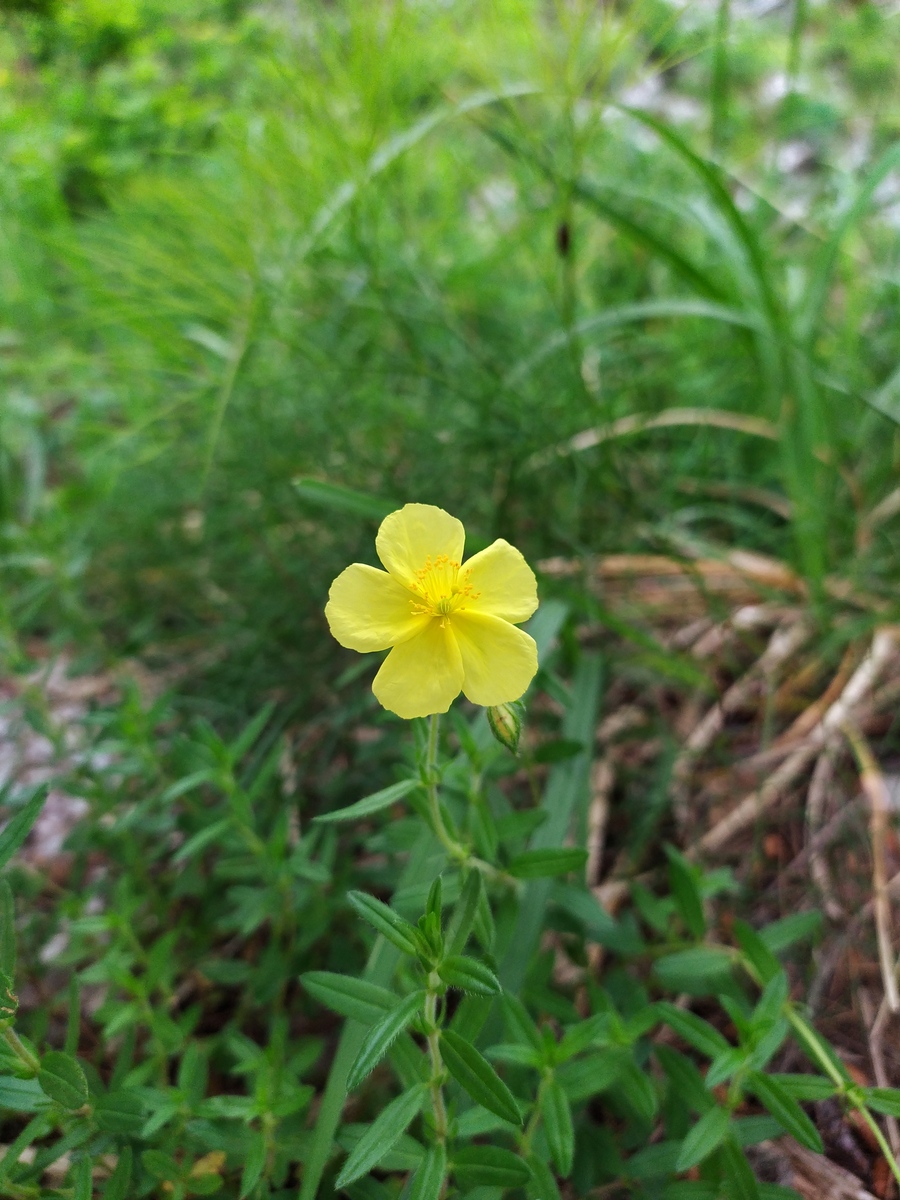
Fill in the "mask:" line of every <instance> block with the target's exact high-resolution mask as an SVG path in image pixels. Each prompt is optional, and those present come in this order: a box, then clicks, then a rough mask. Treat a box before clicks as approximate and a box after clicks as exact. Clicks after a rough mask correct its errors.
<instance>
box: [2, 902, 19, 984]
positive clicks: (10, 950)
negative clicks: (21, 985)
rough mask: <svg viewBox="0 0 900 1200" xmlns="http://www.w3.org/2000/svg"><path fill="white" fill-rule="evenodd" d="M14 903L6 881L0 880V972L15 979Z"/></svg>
mask: <svg viewBox="0 0 900 1200" xmlns="http://www.w3.org/2000/svg"><path fill="white" fill-rule="evenodd" d="M15 922H16V903H15V900H14V899H13V894H12V888H11V887H10V886H9V883H8V881H7V880H6V879H0V971H2V972H3V973H4V974H5V975H8V976H9V978H10V979H15V977H16V924H15Z"/></svg>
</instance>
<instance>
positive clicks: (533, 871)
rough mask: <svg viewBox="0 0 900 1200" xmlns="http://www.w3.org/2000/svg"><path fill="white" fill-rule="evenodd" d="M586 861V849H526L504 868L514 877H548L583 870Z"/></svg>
mask: <svg viewBox="0 0 900 1200" xmlns="http://www.w3.org/2000/svg"><path fill="white" fill-rule="evenodd" d="M586 862H587V851H586V850H579V849H576V848H568V847H561V848H559V849H547V850H526V851H525V853H524V854H518V855H516V857H515V858H514V859H513V860H512V862H511V863H510V864H509V866H508V867H507V868H506V869H507V871H508V872H509V874H510V875H514V876H515V877H516V879H548V878H550V877H551V876H553V875H566V874H568V872H569V871H583V870H584V864H585V863H586Z"/></svg>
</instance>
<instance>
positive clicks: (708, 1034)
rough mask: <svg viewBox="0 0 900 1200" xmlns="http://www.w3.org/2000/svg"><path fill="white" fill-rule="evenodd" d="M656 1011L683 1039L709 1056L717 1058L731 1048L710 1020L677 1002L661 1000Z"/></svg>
mask: <svg viewBox="0 0 900 1200" xmlns="http://www.w3.org/2000/svg"><path fill="white" fill-rule="evenodd" d="M656 1011H657V1012H658V1013H659V1015H660V1016H661V1017H662V1019H663V1021H665V1023H666V1024H667V1025H668V1026H669V1028H670V1029H671V1030H672V1031H673V1032H674V1033H677V1034H678V1036H679V1037H680V1038H681V1039H682V1041H685V1042H687V1044H688V1045H689V1046H693V1047H694V1049H695V1050H699V1051H700V1053H701V1054H703V1055H705V1056H706V1057H707V1058H715V1056H716V1055H717V1054H721V1053H722V1052H723V1051H724V1050H728V1049H730V1047H729V1044H728V1042H727V1041H726V1040H725V1038H724V1037H723V1036H722V1034H721V1033H719V1031H718V1029H714V1028H713V1026H712V1025H710V1024H709V1022H708V1021H704V1020H703V1018H702V1017H698V1016H697V1014H696V1013H692V1012H690V1011H689V1010H688V1009H685V1008H679V1007H678V1006H677V1005H676V1004H670V1003H669V1002H668V1000H662V1001H660V1002H659V1003H658V1004H657V1005H656Z"/></svg>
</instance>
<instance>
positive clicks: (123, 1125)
mask: <svg viewBox="0 0 900 1200" xmlns="http://www.w3.org/2000/svg"><path fill="white" fill-rule="evenodd" d="M94 1120H95V1121H96V1123H97V1125H98V1126H99V1127H100V1128H101V1129H102V1130H104V1132H106V1133H118V1134H122V1135H123V1136H124V1137H137V1136H138V1134H139V1133H140V1132H141V1129H142V1127H143V1124H144V1107H143V1105H142V1104H141V1101H140V1099H139V1098H138V1097H137V1096H136V1095H135V1094H134V1092H126V1091H117V1092H108V1093H107V1094H106V1095H105V1096H101V1097H100V1099H99V1100H98V1101H97V1103H96V1105H95V1106H94Z"/></svg>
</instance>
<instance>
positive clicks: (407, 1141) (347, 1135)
mask: <svg viewBox="0 0 900 1200" xmlns="http://www.w3.org/2000/svg"><path fill="white" fill-rule="evenodd" d="M368 1131H369V1126H368V1125H345V1126H344V1127H343V1129H342V1130H341V1131H340V1133H339V1135H338V1139H337V1140H338V1144H339V1145H340V1146H342V1147H343V1148H344V1149H345V1150H346V1151H347V1152H348V1153H349V1154H352V1153H353V1151H354V1150H355V1149H356V1147H357V1145H358V1143H359V1142H360V1141H361V1140H362V1139H363V1138H364V1137H365V1136H366V1134H367V1133H368ZM424 1157H425V1147H424V1146H423V1145H422V1143H421V1142H417V1141H416V1139H415V1138H414V1137H412V1136H411V1135H410V1134H408V1133H402V1134H401V1135H400V1137H399V1138H397V1140H396V1142H394V1145H393V1147H392V1148H391V1150H389V1151H388V1153H387V1154H385V1156H384V1158H382V1159H381V1160H380V1162H379V1163H378V1167H379V1170H381V1171H414V1170H415V1169H416V1167H418V1165H419V1164H420V1163H421V1161H422V1159H423V1158H424Z"/></svg>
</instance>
